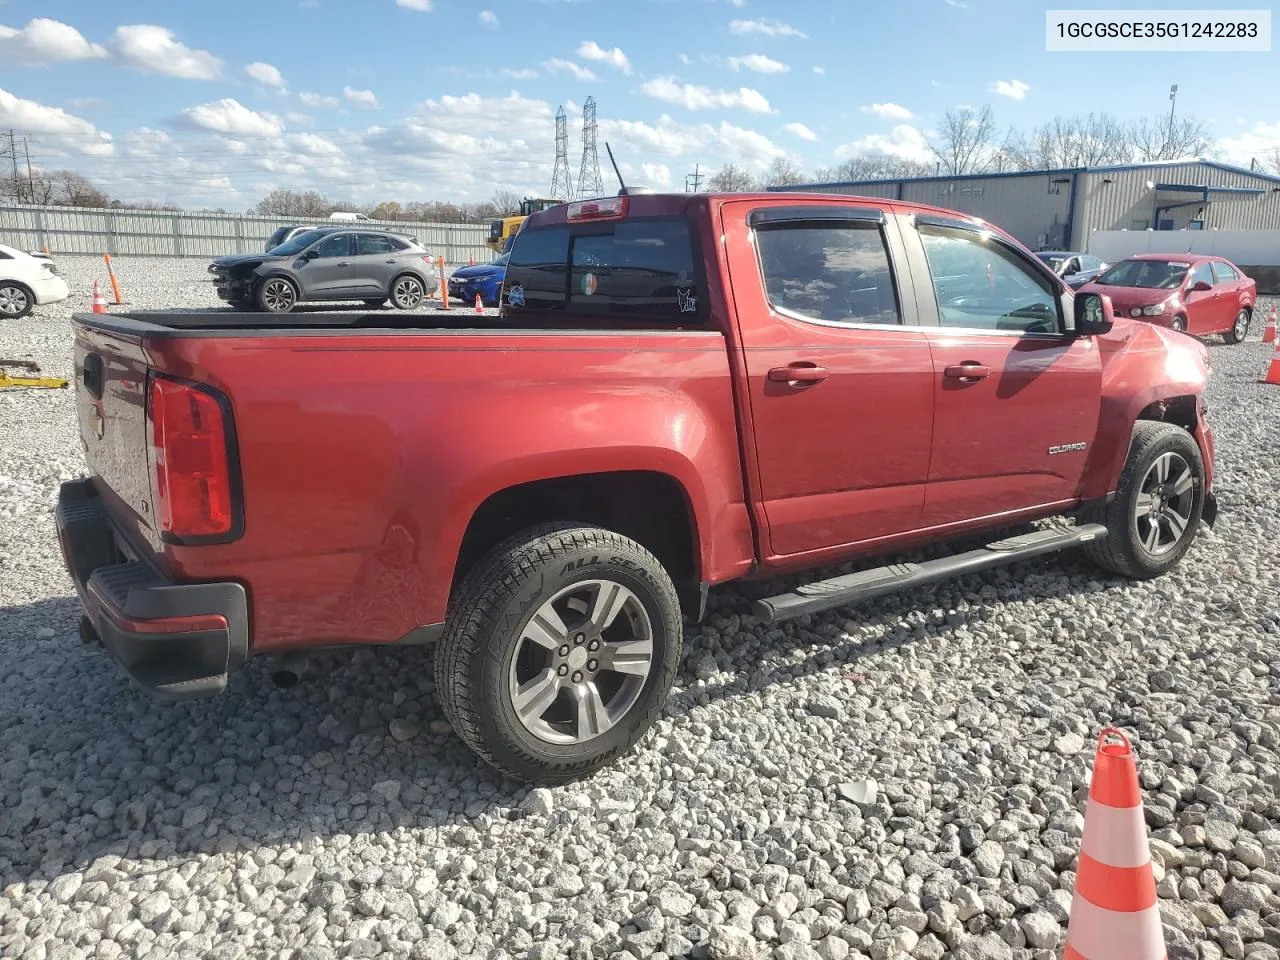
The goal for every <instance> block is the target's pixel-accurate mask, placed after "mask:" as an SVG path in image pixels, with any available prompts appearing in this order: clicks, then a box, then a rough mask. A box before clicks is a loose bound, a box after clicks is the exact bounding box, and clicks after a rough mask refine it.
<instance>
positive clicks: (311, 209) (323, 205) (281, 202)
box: [250, 188, 337, 217]
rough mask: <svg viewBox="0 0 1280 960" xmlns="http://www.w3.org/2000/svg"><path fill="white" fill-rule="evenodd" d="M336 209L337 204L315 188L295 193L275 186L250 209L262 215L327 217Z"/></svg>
mask: <svg viewBox="0 0 1280 960" xmlns="http://www.w3.org/2000/svg"><path fill="white" fill-rule="evenodd" d="M336 209H337V204H335V203H334V202H333V201H332V200H330V199H328V198H327V197H324V196H321V195H320V194H319V193H317V192H316V191H315V190H308V191H307V192H306V193H295V192H294V191H292V190H284V189H282V188H276V189H275V190H272V191H271V192H270V193H269V194H267V195H266V196H265V197H263V198H262V199H261V200H259V201H258V202H257V203H256V204H255V205H254V206H253V207H252V209H251V210H250V212H251V213H256V214H258V215H259V216H264V217H327V216H328V215H329V214H330V213H332V212H333V211H334V210H336Z"/></svg>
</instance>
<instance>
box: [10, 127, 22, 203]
mask: <svg viewBox="0 0 1280 960" xmlns="http://www.w3.org/2000/svg"><path fill="white" fill-rule="evenodd" d="M9 159H10V160H12V161H13V193H14V200H15V201H16V202H17V203H21V202H22V188H21V183H22V181H21V180H19V179H18V145H17V142H16V141H15V140H14V136H13V128H12V127H10V128H9Z"/></svg>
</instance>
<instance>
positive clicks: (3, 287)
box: [0, 282, 36, 320]
mask: <svg viewBox="0 0 1280 960" xmlns="http://www.w3.org/2000/svg"><path fill="white" fill-rule="evenodd" d="M35 303H36V298H35V297H33V296H32V295H31V291H30V290H28V289H27V288H26V287H24V286H23V285H22V284H20V283H13V282H6V283H0V317H7V318H8V319H10V320H17V319H18V318H19V317H25V316H26V315H27V314H28V313H30V312H31V308H32V307H34V306H35Z"/></svg>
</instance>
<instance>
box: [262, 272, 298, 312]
mask: <svg viewBox="0 0 1280 960" xmlns="http://www.w3.org/2000/svg"><path fill="white" fill-rule="evenodd" d="M257 301H258V309H259V310H262V311H263V312H264V313H288V312H289V311H290V310H292V309H293V308H294V306H296V305H297V302H298V290H297V288H296V287H294V285H293V284H292V283H290V282H289V281H288V280H286V279H285V278H284V277H268V278H267V279H266V280H264V281H262V283H260V284H258V294H257Z"/></svg>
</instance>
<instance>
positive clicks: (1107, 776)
mask: <svg viewBox="0 0 1280 960" xmlns="http://www.w3.org/2000/svg"><path fill="white" fill-rule="evenodd" d="M1117 741H1118V742H1117ZM1062 956H1063V960H1164V957H1165V945H1164V933H1163V931H1162V930H1161V927H1160V911H1159V909H1158V908H1157V907H1156V879H1155V876H1154V874H1153V873H1152V871H1151V851H1150V849H1149V848H1148V847H1147V828H1146V824H1145V822H1144V821H1143V817H1142V791H1141V789H1140V788H1139V786H1138V769H1137V767H1136V766H1135V765H1134V761H1133V750H1132V748H1131V747H1130V746H1129V738H1128V737H1126V736H1125V735H1124V734H1123V733H1121V732H1120V731H1119V730H1116V729H1115V728H1114V727H1108V728H1107V729H1106V730H1103V731H1102V733H1100V734H1099V735H1098V750H1097V753H1096V755H1095V756H1094V760H1093V781H1092V783H1090V785H1089V801H1088V803H1087V805H1086V806H1085V814H1084V836H1083V837H1082V838H1081V841H1080V864H1079V869H1078V870H1077V872H1076V889H1075V896H1074V897H1073V898H1072V900H1071V920H1070V922H1069V923H1068V924H1067V946H1066V951H1065V952H1064V953H1063V955H1062Z"/></svg>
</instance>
